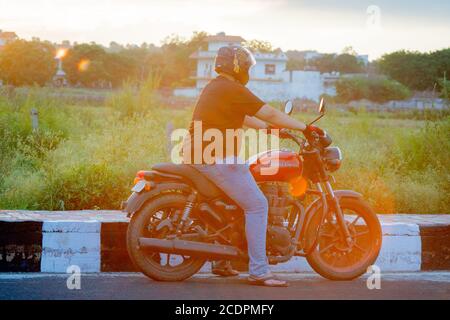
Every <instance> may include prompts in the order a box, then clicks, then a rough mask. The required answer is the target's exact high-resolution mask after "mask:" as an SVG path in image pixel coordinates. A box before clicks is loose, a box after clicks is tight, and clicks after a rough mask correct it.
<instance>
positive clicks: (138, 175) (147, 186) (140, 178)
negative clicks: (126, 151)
mask: <svg viewBox="0 0 450 320" xmlns="http://www.w3.org/2000/svg"><path fill="white" fill-rule="evenodd" d="M140 181H144V182H146V183H145V190H146V191H149V190H150V188H151V183H150V181H146V180H145V171H144V170H140V171H138V172H137V173H136V177H135V178H134V184H135V185H136V184H137V183H139V182H140Z"/></svg>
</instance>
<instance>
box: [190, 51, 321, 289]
mask: <svg viewBox="0 0 450 320" xmlns="http://www.w3.org/2000/svg"><path fill="white" fill-rule="evenodd" d="M255 63H256V62H255V59H254V57H253V55H252V53H251V52H250V51H249V50H247V49H246V48H243V47H240V46H227V47H222V48H220V49H219V51H218V53H217V56H216V59H215V71H216V72H217V73H218V76H217V77H216V78H215V79H213V80H211V81H210V82H209V83H208V84H207V85H206V86H205V88H204V89H203V91H202V93H201V95H200V97H199V99H198V101H197V104H196V106H195V109H194V112H193V116H192V121H191V125H190V129H189V131H190V137H191V139H190V141H193V140H192V137H193V136H194V135H195V134H196V132H195V128H194V127H195V122H197V123H198V122H201V124H202V130H207V129H217V130H220V132H221V133H222V134H223V137H224V142H223V145H224V146H227V144H228V143H227V142H226V140H225V139H226V137H227V135H226V133H225V131H226V130H227V129H234V130H236V129H241V128H242V127H243V126H245V127H250V128H255V129H272V128H286V129H293V130H300V131H303V133H304V134H305V135H310V134H311V133H312V132H314V131H315V132H317V133H319V134H320V133H321V132H322V130H320V129H319V128H318V127H315V126H307V125H305V124H304V123H303V122H301V121H298V120H295V119H293V118H291V117H290V116H288V115H287V114H285V113H283V112H281V111H279V110H277V109H275V108H273V107H271V106H270V105H268V104H266V103H265V102H264V101H262V100H261V99H260V98H258V97H257V96H256V95H254V94H253V93H252V92H251V91H250V90H249V89H248V88H247V87H246V84H247V83H248V81H249V71H250V68H251V67H252V66H253V65H255ZM194 139H195V138H194ZM232 139H236V140H238V139H240V138H239V137H236V136H233V138H232ZM233 142H237V143H233V144H232V145H234V146H238V145H239V141H233ZM194 145H195V144H194V143H189V144H188V148H190V152H189V154H190V159H186V157H185V163H186V162H189V163H193V167H194V168H195V169H197V170H198V171H200V172H201V173H202V174H204V175H205V176H206V177H207V178H209V179H210V180H212V181H214V183H215V184H216V185H217V186H218V187H219V188H220V189H222V190H223V191H224V192H225V193H226V194H227V196H228V197H230V198H231V199H232V200H233V201H234V202H235V203H236V204H237V205H239V206H240V207H241V208H242V209H243V211H244V213H245V232H246V238H247V245H248V256H249V278H248V281H249V283H251V284H256V285H264V286H272V287H273V286H276V287H280V286H287V282H286V281H284V280H280V279H277V278H276V277H275V276H274V275H273V274H272V273H271V272H270V270H269V264H268V260H267V256H266V229H267V217H268V204H267V199H266V197H265V196H264V194H263V193H262V192H261V190H260V189H259V187H258V185H257V183H256V182H255V180H254V178H253V177H252V175H251V173H250V171H249V169H248V166H247V165H245V164H243V161H242V160H240V159H239V158H238V152H239V150H238V149H237V148H231V149H233V150H229V149H230V148H225V147H224V150H223V154H222V155H221V157H220V158H218V157H216V158H215V161H214V163H213V164H207V162H205V161H204V159H203V156H202V158H201V159H202V160H201V162H200V163H196V161H192V160H193V159H192V156H193V155H195V154H196V153H197V154H201V155H203V149H204V145H200V146H194ZM185 150H186V149H185ZM194 158H195V157H194ZM213 272H214V273H216V274H219V275H223V276H231V275H236V274H237V272H236V271H234V270H233V269H232V268H231V265H230V264H229V263H228V262H224V261H221V262H219V263H214V264H213Z"/></svg>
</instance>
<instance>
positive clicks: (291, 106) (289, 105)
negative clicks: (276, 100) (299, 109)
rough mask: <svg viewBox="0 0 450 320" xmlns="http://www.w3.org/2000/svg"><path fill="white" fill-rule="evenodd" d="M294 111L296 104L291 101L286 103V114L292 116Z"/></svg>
mask: <svg viewBox="0 0 450 320" xmlns="http://www.w3.org/2000/svg"><path fill="white" fill-rule="evenodd" d="M293 110H294V104H293V103H292V101H291V100H288V101H286V103H285V104H284V113H286V114H288V115H290V114H291V113H292V111H293Z"/></svg>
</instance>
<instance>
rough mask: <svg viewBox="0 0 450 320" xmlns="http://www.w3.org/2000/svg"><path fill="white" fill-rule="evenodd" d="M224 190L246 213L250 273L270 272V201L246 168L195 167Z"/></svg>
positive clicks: (228, 165) (217, 165)
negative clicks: (268, 234) (267, 235)
mask: <svg viewBox="0 0 450 320" xmlns="http://www.w3.org/2000/svg"><path fill="white" fill-rule="evenodd" d="M193 166H194V168H195V169H197V170H198V171H200V172H201V173H202V174H204V175H205V176H206V177H207V178H208V179H210V180H211V181H214V183H215V184H216V185H217V186H218V187H219V188H220V189H222V190H223V192H225V193H226V194H227V195H228V196H229V197H230V198H231V199H233V201H235V202H236V204H237V205H239V206H240V207H241V208H242V209H243V210H244V213H245V234H246V236H247V245H248V256H249V260H250V261H249V273H250V274H251V275H254V276H262V275H264V274H266V273H268V272H269V264H268V261H267V256H266V229H267V214H268V205H267V199H266V197H265V196H264V194H263V193H262V192H261V190H260V189H259V188H258V185H257V184H256V181H255V179H253V176H252V175H251V173H250V170H249V169H248V166H247V165H246V164H215V165H193Z"/></svg>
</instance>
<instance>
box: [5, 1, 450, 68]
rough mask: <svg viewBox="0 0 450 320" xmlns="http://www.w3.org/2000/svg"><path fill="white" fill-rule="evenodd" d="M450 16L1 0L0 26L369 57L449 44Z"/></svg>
mask: <svg viewBox="0 0 450 320" xmlns="http://www.w3.org/2000/svg"><path fill="white" fill-rule="evenodd" d="M449 17H450V1H449V0H441V1H436V0H427V1H418V0H409V1H407V0H396V1H388V0H371V1H365V0H348V1H345V0H341V1H333V0H316V1H314V0H195V1H190V0H159V1H155V0H95V1H94V0H13V1H11V0H0V29H2V30H4V31H15V32H16V33H17V34H18V36H19V37H21V38H25V39H31V37H39V38H41V39H43V40H50V41H53V42H60V41H62V40H70V41H72V42H73V41H77V42H91V41H95V42H97V43H101V44H104V45H108V44H109V43H110V42H111V41H116V42H118V43H122V44H127V43H135V44H141V43H143V42H147V43H154V44H156V45H160V44H161V41H162V40H163V39H164V38H165V37H166V36H169V35H171V34H178V35H180V36H182V37H185V38H189V37H190V36H191V34H192V32H193V31H206V32H208V33H210V34H215V33H217V32H222V31H223V32H226V33H227V34H230V35H240V36H242V37H243V38H245V39H247V40H251V39H259V40H265V41H269V42H270V43H272V45H273V46H274V47H280V48H281V49H283V50H294V49H297V50H318V51H320V52H341V51H342V49H343V48H344V47H346V46H352V47H353V48H354V49H355V50H356V51H357V52H358V53H361V54H369V58H370V60H373V59H376V58H378V57H380V56H381V55H382V54H384V53H388V52H392V51H396V50H400V49H407V50H419V51H433V50H437V49H442V48H447V47H450V18H449Z"/></svg>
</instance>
